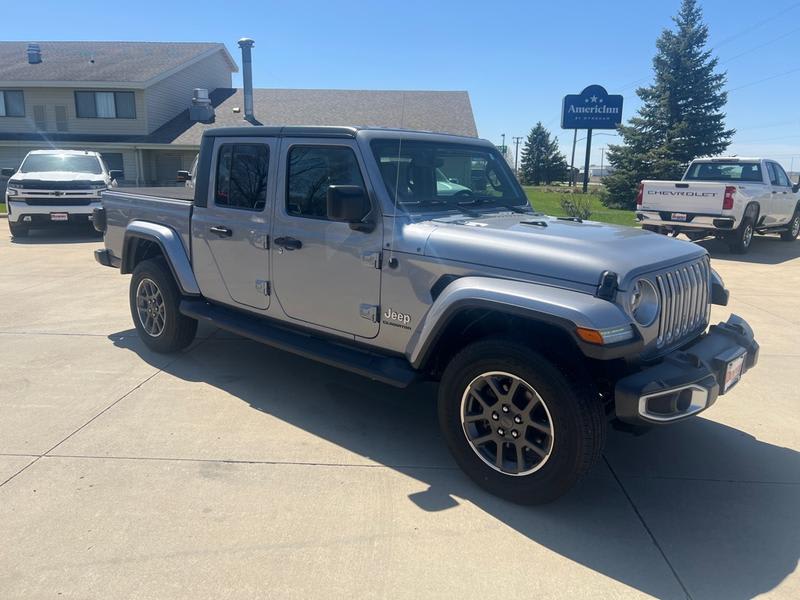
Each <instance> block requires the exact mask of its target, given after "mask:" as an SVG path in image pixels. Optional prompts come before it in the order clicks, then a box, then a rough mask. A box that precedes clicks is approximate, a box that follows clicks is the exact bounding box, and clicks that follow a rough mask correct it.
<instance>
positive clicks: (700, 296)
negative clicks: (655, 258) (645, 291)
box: [655, 257, 711, 348]
mask: <svg viewBox="0 0 800 600" xmlns="http://www.w3.org/2000/svg"><path fill="white" fill-rule="evenodd" d="M710 274H711V267H710V265H709V261H708V257H703V258H702V259H700V260H698V261H696V262H694V263H691V264H688V265H684V266H682V267H678V268H677V269H672V270H670V271H667V272H664V273H660V274H658V275H656V277H655V282H656V287H657V289H658V295H659V300H660V301H661V313H660V314H659V320H658V337H657V338H656V346H658V347H659V348H661V347H663V346H669V345H671V344H673V343H674V342H677V341H679V340H680V339H682V338H683V337H685V336H686V335H687V334H689V333H692V332H694V331H697V330H699V329H705V327H706V325H708V319H709V316H710V314H709V313H710V310H711V303H710V301H709V300H710V292H711V288H710V279H711V278H710Z"/></svg>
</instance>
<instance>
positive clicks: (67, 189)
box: [2, 150, 122, 237]
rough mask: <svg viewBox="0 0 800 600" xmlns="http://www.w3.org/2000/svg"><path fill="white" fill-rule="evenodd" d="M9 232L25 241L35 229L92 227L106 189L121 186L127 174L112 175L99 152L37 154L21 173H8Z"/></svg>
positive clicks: (34, 152)
mask: <svg viewBox="0 0 800 600" xmlns="http://www.w3.org/2000/svg"><path fill="white" fill-rule="evenodd" d="M2 174H3V176H4V177H9V180H8V183H7V184H6V196H5V201H6V208H7V210H8V227H9V229H10V230H11V235H12V237H23V236H26V235H28V231H29V230H30V229H31V228H33V227H48V226H51V225H59V224H64V223H84V224H89V217H90V216H91V215H92V211H93V210H94V209H95V208H97V207H98V206H100V194H101V193H102V192H103V190H105V189H107V188H109V187H112V186H114V185H116V180H117V179H119V178H121V177H122V172H121V171H109V170H108V168H107V167H106V165H105V163H104V162H103V159H102V157H101V156H100V154H99V153H97V152H89V151H85V150H32V151H31V152H29V153H28V154H27V156H25V159H24V160H23V161H22V164H21V165H20V167H19V169H3V170H2Z"/></svg>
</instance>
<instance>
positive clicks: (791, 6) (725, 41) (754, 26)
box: [711, 2, 800, 50]
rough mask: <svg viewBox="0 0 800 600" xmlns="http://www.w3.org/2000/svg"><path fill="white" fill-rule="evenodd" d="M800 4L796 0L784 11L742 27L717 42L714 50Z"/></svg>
mask: <svg viewBox="0 0 800 600" xmlns="http://www.w3.org/2000/svg"><path fill="white" fill-rule="evenodd" d="M798 6H800V2H795V3H794V4H790V5H789V6H787V7H786V8H784V9H783V10H782V11H779V12H777V13H775V14H774V15H772V16H771V17H767V18H766V19H761V20H760V21H758V22H756V23H753V24H752V25H750V26H749V27H745V28H744V29H742V30H741V31H739V32H738V33H734V34H733V35H729V36H728V37H726V38H723V39H722V40H721V41H719V42H717V43H716V44H714V46H713V47H712V48H711V49H712V50H716V49H717V48H719V47H720V46H724V45H725V44H727V43H729V42H731V41H733V40H735V39H737V38H740V37H742V36H743V35H745V34H748V33H750V32H751V31H753V30H755V29H758V28H759V27H761V26H762V25H766V24H767V23H769V22H770V21H774V20H775V19H778V18H780V17H781V16H783V15H785V14H786V13H787V12H789V11H790V10H794V9H795V8H797V7H798Z"/></svg>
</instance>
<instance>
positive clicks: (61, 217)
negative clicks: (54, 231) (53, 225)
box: [50, 213, 69, 221]
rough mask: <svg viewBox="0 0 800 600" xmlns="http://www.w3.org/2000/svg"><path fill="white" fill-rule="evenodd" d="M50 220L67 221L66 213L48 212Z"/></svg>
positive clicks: (67, 215)
mask: <svg viewBox="0 0 800 600" xmlns="http://www.w3.org/2000/svg"><path fill="white" fill-rule="evenodd" d="M50 220H51V221H69V214H68V213H50Z"/></svg>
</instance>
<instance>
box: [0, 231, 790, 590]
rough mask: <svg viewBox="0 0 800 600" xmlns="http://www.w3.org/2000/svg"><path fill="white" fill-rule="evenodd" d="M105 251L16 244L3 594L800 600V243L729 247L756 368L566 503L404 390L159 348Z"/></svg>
mask: <svg viewBox="0 0 800 600" xmlns="http://www.w3.org/2000/svg"><path fill="white" fill-rule="evenodd" d="M99 246H100V242H98V241H97V240H96V239H89V238H85V237H78V236H75V237H73V236H71V235H69V234H60V235H34V237H32V238H31V239H29V240H24V241H23V242H22V243H12V242H11V241H10V240H9V239H8V238H7V237H6V236H5V235H4V237H3V238H2V239H0V298H2V305H3V310H2V316H0V348H2V357H3V359H2V360H3V365H4V370H3V375H2V378H0V541H2V548H3V552H2V554H0V597H2V598H4V599H5V598H49V597H64V598H108V597H119V598H125V597H136V598H172V597H175V598H184V597H185V598H201V597H208V598H265V597H274V598H284V597H296V598H308V597H323V598H338V597H347V598H360V597H386V598H405V597H408V598H428V597H454V598H486V597H495V596H509V597H514V596H517V597H526V598H530V597H535V596H538V597H544V598H598V597H602V598H638V597H646V596H652V597H658V598H686V597H690V598H693V599H701V598H727V599H739V598H752V597H755V596H757V595H759V594H765V596H766V597H774V598H796V597H800V576H798V574H797V573H796V569H797V561H798V556H800V519H798V517H797V507H798V506H800V454H799V453H798V450H800V411H798V400H800V391H798V386H797V384H796V382H795V379H796V374H797V371H798V367H799V366H800V349H799V347H798V345H797V343H796V342H795V336H796V333H795V332H796V330H797V328H798V327H799V326H800V294H799V293H798V290H800V242H797V243H794V244H786V243H781V242H779V241H777V240H773V239H766V238H757V239H756V240H755V241H754V244H753V248H752V250H751V254H749V255H748V256H747V257H744V259H742V257H734V256H731V255H728V254H726V253H724V252H723V250H724V248H723V247H721V246H717V245H715V244H714V243H709V244H708V247H709V249H710V251H711V252H712V256H713V257H714V258H713V260H712V264H713V266H714V267H715V268H716V269H717V270H718V271H719V272H720V273H721V274H722V276H723V278H724V279H725V281H726V284H727V285H728V286H729V288H730V289H731V294H732V302H731V306H730V307H727V308H722V307H715V308H714V317H715V318H716V319H717V320H720V319H724V318H726V317H727V314H728V313H729V312H731V311H733V312H737V313H738V314H741V315H742V316H743V317H745V318H746V319H748V321H750V323H751V324H752V325H753V326H754V329H755V330H756V334H757V336H758V339H759V341H760V343H761V345H762V354H761V361H760V364H759V365H758V367H757V369H756V370H754V371H752V372H751V373H749V374H748V376H747V377H746V378H745V379H744V380H743V381H742V382H741V383H740V384H739V385H738V386H737V387H736V388H735V389H734V390H733V391H732V392H731V393H730V394H728V395H726V396H724V397H723V398H721V399H720V401H719V402H718V403H717V404H716V405H715V406H714V407H713V408H712V409H710V410H709V411H708V412H707V413H705V415H704V416H703V417H702V418H698V419H695V420H693V421H690V422H687V423H683V424H679V425H676V426H673V427H670V428H665V429H660V430H656V431H653V432H651V433H650V434H649V435H646V436H641V437H634V436H631V435H629V434H623V433H619V432H616V431H613V430H612V431H610V435H609V443H608V446H607V450H606V452H605V456H604V460H603V461H602V462H601V464H599V465H598V466H597V468H595V469H594V471H593V472H592V473H591V474H590V476H589V477H588V478H587V479H586V481H584V482H583V484H582V485H581V486H580V487H578V488H577V489H576V490H574V491H573V492H572V493H570V494H569V495H568V496H566V497H565V498H563V499H562V500H560V501H559V502H557V503H555V504H552V505H548V506H545V507H538V508H524V507H519V506H515V505H511V504H508V503H506V502H503V501H501V500H498V499H497V498H494V497H492V496H489V495H487V494H485V493H483V492H482V491H480V490H479V489H477V488H476V487H475V486H474V485H473V484H471V483H470V482H469V481H468V480H467V479H466V477H465V476H463V475H462V474H461V472H460V471H459V470H458V469H457V468H456V467H455V465H454V463H453V461H452V459H451V458H450V456H449V455H448V453H447V451H446V449H445V447H444V444H443V442H442V440H441V438H440V436H439V433H438V431H437V426H436V420H435V410H434V405H433V399H434V394H435V390H434V388H433V387H432V386H429V385H420V386H417V387H415V388H413V389H412V390H410V391H405V392H403V391H398V390H394V389H392V388H389V387H386V386H383V385H380V384H377V383H374V382H370V381H367V380H364V379H361V378H359V377H357V376H354V375H350V374H348V373H343V372H340V371H336V370H334V369H331V368H328V367H325V366H322V365H318V364H315V363H312V362H309V361H306V360H304V359H301V358H298V357H294V356H291V355H288V354H284V353H281V352H278V351H275V350H272V349H270V348H265V347H262V346H259V345H257V344H255V343H253V342H250V341H248V340H244V339H241V338H237V337H235V336H232V335H229V334H226V333H223V332H219V331H214V330H210V329H201V332H200V336H199V337H198V340H197V341H196V342H195V343H194V344H193V345H192V346H191V347H190V348H189V349H188V350H187V351H185V352H183V353H181V354H179V355H175V356H167V357H164V356H159V355H155V354H152V353H150V352H148V351H147V350H146V349H145V348H144V346H143V345H142V344H141V343H140V342H139V340H138V338H137V337H136V335H135V332H134V331H133V328H132V324H131V320H130V313H129V311H128V304H127V285H128V277H123V276H120V275H119V274H118V273H117V272H115V271H114V270H112V269H106V268H103V267H100V266H99V265H97V264H96V263H95V262H94V260H93V258H92V250H93V249H94V248H97V247H99Z"/></svg>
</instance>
